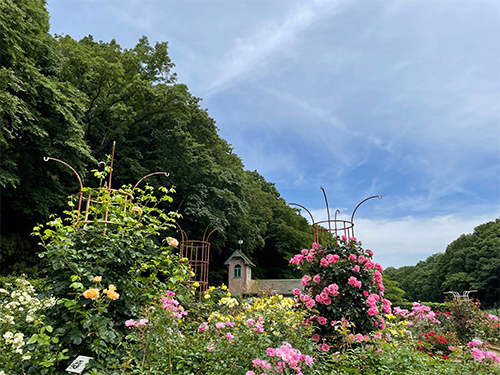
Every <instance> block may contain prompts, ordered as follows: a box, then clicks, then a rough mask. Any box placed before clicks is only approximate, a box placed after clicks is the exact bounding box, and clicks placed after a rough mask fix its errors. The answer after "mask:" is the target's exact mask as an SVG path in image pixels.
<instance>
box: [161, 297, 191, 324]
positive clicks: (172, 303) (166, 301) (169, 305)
mask: <svg viewBox="0 0 500 375" xmlns="http://www.w3.org/2000/svg"><path fill="white" fill-rule="evenodd" d="M174 296H175V293H174V292H171V291H170V290H169V291H167V295H166V296H165V297H162V298H161V299H160V302H161V307H163V308H164V309H165V310H167V311H171V312H172V315H173V316H175V317H176V318H178V319H180V318H182V317H183V316H186V315H187V312H186V311H185V310H184V308H183V307H182V306H181V305H180V304H179V301H177V300H176V299H175V298H173V297H174Z"/></svg>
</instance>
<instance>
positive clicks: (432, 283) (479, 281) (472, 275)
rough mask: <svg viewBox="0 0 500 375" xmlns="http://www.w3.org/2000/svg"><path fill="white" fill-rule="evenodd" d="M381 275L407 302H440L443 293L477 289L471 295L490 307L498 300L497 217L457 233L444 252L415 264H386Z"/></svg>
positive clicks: (499, 246) (499, 222) (499, 241)
mask: <svg viewBox="0 0 500 375" xmlns="http://www.w3.org/2000/svg"><path fill="white" fill-rule="evenodd" d="M384 275H385V276H387V277H388V278H389V279H390V280H393V281H396V282H398V283H399V286H400V287H401V289H403V290H404V291H405V292H406V294H405V298H406V299H408V300H409V301H426V302H443V300H444V298H445V297H446V294H445V293H446V292H450V291H454V292H458V293H460V294H462V293H463V292H464V291H466V290H477V292H475V293H473V294H471V297H473V298H478V299H479V300H480V301H481V303H482V305H483V306H484V307H492V306H494V305H495V304H498V301H499V300H500V292H499V291H500V219H496V220H495V221H491V222H488V223H484V224H481V225H479V226H477V227H476V228H475V229H474V232H473V233H472V234H464V235H461V236H460V237H459V238H457V239H456V240H455V241H453V242H452V243H450V244H449V245H448V246H447V248H446V251H445V252H444V253H437V254H433V255H431V256H430V257H429V258H427V259H426V260H425V261H421V262H419V263H417V264H416V265H415V266H405V267H401V268H398V269H395V268H393V267H389V268H387V269H386V270H385V271H384Z"/></svg>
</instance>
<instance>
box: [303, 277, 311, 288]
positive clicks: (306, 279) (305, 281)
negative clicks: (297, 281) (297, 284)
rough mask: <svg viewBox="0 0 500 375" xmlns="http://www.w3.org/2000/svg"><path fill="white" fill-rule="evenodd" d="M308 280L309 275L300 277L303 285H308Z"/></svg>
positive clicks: (309, 278) (309, 279)
mask: <svg viewBox="0 0 500 375" xmlns="http://www.w3.org/2000/svg"><path fill="white" fill-rule="evenodd" d="M309 281H311V276H309V275H304V277H303V278H302V285H303V286H308V285H309Z"/></svg>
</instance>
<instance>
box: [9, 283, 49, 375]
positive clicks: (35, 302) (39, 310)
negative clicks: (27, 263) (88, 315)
mask: <svg viewBox="0 0 500 375" xmlns="http://www.w3.org/2000/svg"><path fill="white" fill-rule="evenodd" d="M55 302H56V301H55V298H50V297H47V298H39V295H38V293H37V291H36V290H35V287H34V286H33V285H32V283H31V282H30V281H28V280H26V278H25V277H24V276H22V277H8V278H0V352H1V353H2V355H1V356H0V371H7V373H18V372H19V370H20V368H21V367H22V361H26V360H28V359H30V356H29V355H28V354H23V347H24V345H25V344H26V342H27V341H28V339H29V338H30V337H31V335H32V334H34V333H35V332H36V328H35V327H34V323H35V322H36V321H37V320H38V319H39V318H40V316H42V315H43V312H44V310H45V309H47V308H50V307H52V306H53V305H54V304H55Z"/></svg>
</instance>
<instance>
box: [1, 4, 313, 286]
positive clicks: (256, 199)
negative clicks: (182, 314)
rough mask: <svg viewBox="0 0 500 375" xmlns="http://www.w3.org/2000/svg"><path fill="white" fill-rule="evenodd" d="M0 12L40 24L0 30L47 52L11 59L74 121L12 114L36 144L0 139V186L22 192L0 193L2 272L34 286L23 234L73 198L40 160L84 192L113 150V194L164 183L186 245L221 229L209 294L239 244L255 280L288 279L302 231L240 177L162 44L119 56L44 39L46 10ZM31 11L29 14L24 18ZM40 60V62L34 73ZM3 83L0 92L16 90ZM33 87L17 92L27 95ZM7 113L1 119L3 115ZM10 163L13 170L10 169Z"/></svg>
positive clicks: (113, 50)
mask: <svg viewBox="0 0 500 375" xmlns="http://www.w3.org/2000/svg"><path fill="white" fill-rule="evenodd" d="M2 4H4V3H2ZM5 4H6V6H9V7H11V8H12V9H14V8H16V7H17V6H18V5H22V7H24V8H23V9H25V10H26V12H28V13H30V12H31V13H37V12H38V13H40V14H41V15H43V17H39V18H37V20H38V21H39V26H40V30H41V31H40V32H38V33H35V34H34V35H30V34H22V33H21V32H20V31H19V30H18V29H20V25H24V24H23V22H22V21H23V20H24V19H25V18H22V17H21V16H19V17H21V18H18V19H17V21H14V20H16V19H15V18H12V20H11V18H9V19H8V20H7V21H8V22H10V23H5V25H8V26H11V27H10V28H9V30H7V31H8V32H7V33H6V34H5V35H10V34H9V33H14V34H16V33H18V32H19V35H18V37H19V38H21V39H22V38H23V37H25V36H29V37H30V38H31V39H30V40H32V41H33V43H35V44H36V43H45V44H46V45H47V46H49V47H50V49H49V51H48V52H47V54H44V53H38V52H37V49H36V48H31V47H30V44H29V43H22V44H20V45H15V46H13V47H12V50H13V51H14V50H15V53H20V54H24V55H23V56H26V58H27V59H28V58H29V59H30V61H32V62H34V63H35V65H36V64H42V63H43V64H49V65H50V69H49V71H50V79H51V81H50V82H51V84H53V85H57V86H58V87H59V86H61V87H62V86H64V87H65V88H66V91H64V92H63V93H64V94H65V95H66V97H67V98H66V99H64V101H63V100H62V99H60V101H59V102H58V105H59V106H60V107H61V111H64V113H65V114H67V115H68V116H69V115H72V116H73V118H71V119H66V118H63V117H62V116H59V117H58V118H57V119H54V118H53V117H54V116H52V117H51V116H49V115H47V117H43V116H42V117H40V116H39V118H35V120H36V121H35V120H32V121H31V120H30V121H31V122H26V123H24V122H23V121H24V118H22V117H19V116H20V115H19V114H18V115H17V117H16V118H20V119H22V120H23V121H21V122H20V124H19V126H21V124H22V125H23V126H22V128H20V129H21V130H23V131H24V132H27V131H28V130H30V129H32V128H33V129H35V128H36V129H38V130H39V132H40V136H38V135H37V136H31V137H30V139H29V143H26V137H25V136H23V137H20V138H19V139H18V138H17V137H16V135H17V134H20V133H18V132H17V133H16V132H12V134H11V135H12V137H11V138H8V139H7V138H6V139H7V141H6V142H7V143H8V144H7V146H6V149H9V150H12V155H11V154H10V153H6V154H4V155H3V158H2V163H5V167H4V164H2V172H1V173H3V174H2V176H5V180H6V181H7V180H9V179H12V181H14V182H15V181H18V180H19V181H22V183H19V184H17V183H16V184H15V186H16V188H15V189H14V188H13V186H14V182H13V183H12V184H11V185H12V186H11V185H9V186H8V187H7V189H2V202H3V206H2V213H3V215H2V256H3V257H5V256H6V258H3V259H2V261H3V263H4V264H5V265H7V266H8V267H9V269H10V270H13V269H19V270H26V269H28V268H29V267H30V266H31V267H32V273H33V274H36V271H37V262H36V258H34V257H33V255H34V252H35V249H36V243H34V242H30V239H29V238H28V234H29V233H30V231H31V228H32V227H33V226H34V225H35V224H36V223H37V222H45V221H47V218H48V214H49V212H57V213H60V212H62V210H63V207H64V204H65V199H66V197H67V196H68V195H69V194H70V193H74V192H75V191H76V189H77V188H78V187H77V186H75V182H76V180H75V177H74V175H72V174H71V173H68V171H67V170H66V169H65V167H62V166H60V165H57V163H48V164H44V163H43V157H44V156H51V157H56V158H58V159H61V160H63V161H65V162H68V163H69V164H70V165H71V166H73V167H74V168H75V169H76V170H77V171H78V172H79V173H80V174H81V175H82V177H83V179H84V180H85V176H84V174H83V170H84V169H85V166H86V164H87V163H89V162H90V161H91V160H92V158H94V159H95V160H103V159H104V157H105V154H107V153H109V152H110V150H111V148H112V143H113V142H114V141H116V142H117V147H116V153H115V164H114V171H113V184H114V185H116V186H121V185H123V184H128V183H131V182H132V183H133V182H135V181H138V180H139V179H140V178H142V177H143V176H144V175H146V174H148V173H150V172H151V171H166V172H168V173H169V175H170V176H169V181H171V182H172V183H173V184H174V185H175V186H177V190H176V192H175V193H172V194H173V197H174V198H175V201H176V202H177V204H178V206H177V207H176V210H177V211H178V212H180V213H182V214H183V217H184V218H183V220H182V221H181V222H180V225H181V226H182V229H183V230H184V231H185V232H186V233H187V234H188V235H189V238H190V239H195V240H196V239H202V237H203V232H204V230H205V228H206V227H207V225H208V224H209V223H210V222H212V220H214V219H217V224H216V226H217V227H220V228H222V229H224V232H217V235H215V236H212V238H211V243H212V246H211V253H212V255H213V259H212V264H211V272H210V278H211V279H212V282H214V283H215V282H216V283H221V282H223V281H226V278H227V275H226V273H227V271H226V269H225V267H224V266H223V264H222V263H223V262H224V260H225V259H226V258H227V256H229V255H230V254H231V252H232V251H233V250H234V249H232V248H231V246H233V245H234V244H236V243H237V241H238V240H239V239H243V240H244V241H245V249H244V250H245V252H246V253H247V254H248V255H249V256H252V255H253V254H255V256H254V257H253V259H254V260H255V261H256V264H257V265H258V266H259V269H261V270H265V271H261V274H258V273H257V274H256V276H258V277H293V276H294V275H293V272H292V271H291V269H289V268H286V267H285V266H286V262H287V259H288V258H289V255H290V254H291V252H292V251H293V249H294V248H295V247H296V246H298V245H299V246H300V244H303V245H305V244H306V243H310V242H311V240H312V234H311V229H310V227H309V225H308V224H307V221H306V220H305V219H303V218H302V217H301V216H300V215H299V214H298V213H297V212H296V211H295V210H293V209H291V208H289V207H287V206H286V203H285V201H284V200H283V199H282V198H280V197H279V193H278V192H277V191H276V188H275V187H274V185H273V184H271V183H268V182H266V181H265V180H264V178H263V177H262V176H260V175H259V174H258V173H257V172H248V171H244V169H243V163H242V162H241V160H240V158H239V157H238V156H237V155H236V154H234V152H233V150H232V148H231V146H230V145H229V144H228V143H227V142H226V141H225V140H223V139H222V138H220V136H219V135H218V134H217V131H218V129H217V127H216V125H215V121H214V119H212V118H210V116H209V114H208V111H207V110H206V109H202V108H201V107H200V99H199V98H196V97H194V96H193V95H192V94H191V93H190V92H189V90H188V88H187V87H186V85H183V84H181V83H178V82H177V81H176V76H175V73H173V72H172V69H173V67H174V64H173V63H172V61H171V59H170V57H169V55H168V48H167V47H168V44H167V43H166V42H158V43H155V45H150V44H149V41H148V39H147V38H146V37H142V38H141V39H140V40H139V41H138V43H137V45H136V46H135V47H134V48H131V49H122V48H121V47H120V45H119V44H118V43H117V42H116V41H115V40H111V41H110V42H103V41H95V40H94V39H93V38H92V36H87V37H85V38H83V39H81V40H79V41H76V40H74V39H72V38H71V37H70V36H56V37H55V38H54V37H52V36H50V35H49V34H47V33H46V31H47V30H48V15H47V11H46V9H45V2H42V1H40V2H35V1H23V2H18V3H16V4H14V3H13V2H11V0H9V1H7V2H6V3H5ZM34 8H36V9H37V12H34V11H33V12H32V10H33V9H34ZM9 9H10V8H9ZM16 9H17V8H16ZM31 13H30V14H31ZM38 13H37V14H38ZM5 14H8V13H5ZM16 14H17V13H16ZM12 17H13V15H12ZM2 26H3V25H2ZM42 31H43V32H42ZM16 35H17V34H16ZM14 39H15V38H14ZM14 39H12V40H14ZM9 40H10V39H9ZM15 40H17V39H15ZM7 44H8V43H7V42H6V45H7ZM8 50H9V51H10V45H9V49H8ZM16 51H17V52H16ZM49 52H50V53H49ZM13 53H14V52H13ZM48 55H50V59H48V61H45V60H44V61H41V59H42V58H43V57H44V56H48ZM5 61H6V62H8V61H10V60H9V59H6V60H5ZM42 70H43V69H42ZM44 71H45V70H44ZM22 72H23V70H22V69H21V67H20V66H18V65H16V66H13V67H12V71H11V70H9V74H11V73H12V74H13V75H17V74H19V75H21V76H22ZM11 78H12V77H10V76H9V79H6V80H5V84H9V83H10V82H15V80H13V79H11ZM37 79H38V78H37ZM45 81H46V80H45ZM45 81H44V80H41V81H40V82H42V83H43V82H45ZM40 84H41V83H39V82H38V81H36V82H32V81H29V82H27V83H26V85H28V86H29V85H32V86H33V87H34V88H36V87H39V85H40ZM30 88H31V86H30ZM60 90H62V88H61V89H60ZM8 92H10V91H8ZM30 92H31V91H30ZM33 92H34V89H33ZM37 92H38V91H37ZM45 92H46V91H45ZM0 95H1V93H0ZM53 97H55V94H51V95H48V96H47V97H46V96H42V97H41V98H38V97H37V96H34V97H33V100H32V101H27V102H26V108H27V111H35V110H36V108H38V107H36V106H35V103H38V102H37V100H39V101H42V102H44V101H48V100H49V98H53ZM58 98H60V96H58ZM16 100H17V99H16ZM13 102H14V101H13ZM35 107H36V108H35ZM5 108H10V107H8V106H7V104H6V106H5ZM0 110H1V109H0ZM45 119H47V121H45ZM38 120H40V121H38ZM42 120H43V121H42ZM40 122H43V124H40ZM42 125H43V126H42ZM9 129H10V128H9ZM33 131H34V130H33ZM46 133H47V134H46ZM75 137H76V138H75ZM23 142H24V143H23ZM26 150H29V152H26ZM89 154H90V155H91V157H89ZM9 163H10V164H12V165H17V166H18V168H17V169H12V168H10V167H9V165H10V164H9ZM16 163H17V164H16ZM11 170H12V171H13V172H12V173H11V172H10V171H11ZM9 173H10V174H9ZM9 176H10V177H9ZM29 177H31V178H29ZM148 181H149V182H150V183H151V184H152V186H154V187H156V188H157V187H159V186H160V181H161V180H160V177H153V178H151V179H149V180H148ZM7 185H8V184H7ZM5 202H7V203H5ZM5 218H8V219H5ZM20 252H21V253H24V254H23V256H22V257H21V258H22V260H20V259H19V257H16V258H14V255H15V254H16V255H17V254H19V253H20ZM4 254H6V255H4Z"/></svg>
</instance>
